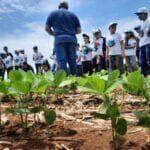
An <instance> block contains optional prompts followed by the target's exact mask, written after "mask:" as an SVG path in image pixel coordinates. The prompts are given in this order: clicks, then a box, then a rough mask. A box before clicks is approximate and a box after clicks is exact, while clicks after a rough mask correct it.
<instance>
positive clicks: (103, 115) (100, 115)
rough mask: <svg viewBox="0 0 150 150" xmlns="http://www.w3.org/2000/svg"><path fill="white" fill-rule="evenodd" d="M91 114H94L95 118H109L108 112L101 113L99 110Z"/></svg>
mask: <svg viewBox="0 0 150 150" xmlns="http://www.w3.org/2000/svg"><path fill="white" fill-rule="evenodd" d="M91 115H92V116H94V117H95V118H98V119H104V120H108V119H109V116H108V115H107V114H100V113H97V112H93V113H91Z"/></svg>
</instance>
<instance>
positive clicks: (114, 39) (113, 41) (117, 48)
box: [107, 22, 125, 74]
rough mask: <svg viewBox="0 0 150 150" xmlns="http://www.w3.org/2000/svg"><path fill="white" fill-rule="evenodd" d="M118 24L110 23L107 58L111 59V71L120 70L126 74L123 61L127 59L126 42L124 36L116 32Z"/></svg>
mask: <svg viewBox="0 0 150 150" xmlns="http://www.w3.org/2000/svg"><path fill="white" fill-rule="evenodd" d="M116 29H117V23H116V22H114V23H110V25H109V31H110V36H109V37H108V39H107V58H109V70H110V71H111V70H116V69H118V70H119V71H120V73H121V74H122V73H123V72H124V68H123V59H124V58H125V53H124V52H125V49H124V41H123V39H122V36H121V35H120V34H119V33H117V32H116Z"/></svg>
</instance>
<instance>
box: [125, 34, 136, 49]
mask: <svg viewBox="0 0 150 150" xmlns="http://www.w3.org/2000/svg"><path fill="white" fill-rule="evenodd" d="M129 34H130V37H127V35H126V36H125V46H128V41H129V40H130V39H131V38H134V39H136V37H135V35H134V32H129Z"/></svg>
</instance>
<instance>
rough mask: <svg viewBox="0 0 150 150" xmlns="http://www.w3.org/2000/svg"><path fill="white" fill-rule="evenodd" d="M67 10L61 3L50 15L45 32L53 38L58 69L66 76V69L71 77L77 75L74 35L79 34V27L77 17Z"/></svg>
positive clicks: (67, 6)
mask: <svg viewBox="0 0 150 150" xmlns="http://www.w3.org/2000/svg"><path fill="white" fill-rule="evenodd" d="M68 9H69V4H68V3H67V2H65V1H64V2H61V3H60V4H59V6H58V10H55V11H53V12H51V13H50V15H49V17H48V19H47V21H46V26H45V30H46V32H48V34H49V35H52V36H54V37H55V42H54V47H55V48H54V49H55V51H56V58H57V62H58V65H59V66H60V69H63V70H64V71H66V72H67V73H68V74H69V72H68V67H67V64H69V69H70V72H71V74H72V75H77V65H76V45H77V37H76V34H80V33H81V25H80V21H79V19H78V17H77V16H76V15H75V14H74V13H72V12H71V11H69V10H68Z"/></svg>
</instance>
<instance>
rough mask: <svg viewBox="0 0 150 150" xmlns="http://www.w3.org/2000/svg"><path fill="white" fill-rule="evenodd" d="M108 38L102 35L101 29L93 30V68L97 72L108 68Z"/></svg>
mask: <svg viewBox="0 0 150 150" xmlns="http://www.w3.org/2000/svg"><path fill="white" fill-rule="evenodd" d="M105 54H106V38H104V37H103V36H102V33H101V30H100V29H97V30H95V31H94V32H93V52H92V55H93V69H95V71H96V72H99V71H101V70H102V69H106V65H105Z"/></svg>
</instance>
